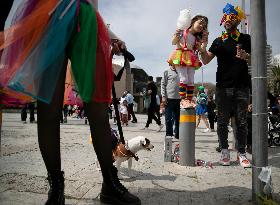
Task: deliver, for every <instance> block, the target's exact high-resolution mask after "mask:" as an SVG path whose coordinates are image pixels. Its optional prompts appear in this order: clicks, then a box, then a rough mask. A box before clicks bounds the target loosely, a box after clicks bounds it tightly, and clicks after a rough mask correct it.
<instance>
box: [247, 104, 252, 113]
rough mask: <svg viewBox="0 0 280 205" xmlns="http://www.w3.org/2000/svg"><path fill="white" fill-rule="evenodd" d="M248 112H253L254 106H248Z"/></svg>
mask: <svg viewBox="0 0 280 205" xmlns="http://www.w3.org/2000/svg"><path fill="white" fill-rule="evenodd" d="M248 112H252V104H250V105H248Z"/></svg>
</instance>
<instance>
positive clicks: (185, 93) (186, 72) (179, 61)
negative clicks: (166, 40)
mask: <svg viewBox="0 0 280 205" xmlns="http://www.w3.org/2000/svg"><path fill="white" fill-rule="evenodd" d="M207 26H208V18H207V17H205V16H202V15H196V16H194V17H193V18H191V17H190V14H189V11H188V10H182V11H181V13H180V16H179V18H178V21H177V30H176V32H175V34H174V35H173V37H172V44H173V45H176V49H175V50H174V51H173V52H172V53H171V55H170V57H169V59H168V61H167V62H168V63H169V65H171V66H173V67H174V68H175V69H176V70H177V72H178V74H179V78H180V83H179V94H180V98H181V99H182V100H181V107H195V102H194V101H193V92H194V74H195V70H196V69H199V68H200V67H201V65H202V63H201V62H200V60H199V58H198V50H197V49H198V44H199V43H201V42H203V41H204V40H205V36H206V37H207V33H208V32H207Z"/></svg>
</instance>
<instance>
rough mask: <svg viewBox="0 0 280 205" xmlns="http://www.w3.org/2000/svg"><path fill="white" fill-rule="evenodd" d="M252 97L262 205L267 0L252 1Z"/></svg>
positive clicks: (256, 191)
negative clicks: (261, 179) (261, 173)
mask: <svg viewBox="0 0 280 205" xmlns="http://www.w3.org/2000/svg"><path fill="white" fill-rule="evenodd" d="M250 7H251V12H250V13H251V22H252V24H251V26H252V27H251V29H252V30H251V31H252V32H251V38H252V43H251V45H252V60H251V62H252V89H253V90H252V91H253V92H252V94H253V98H252V99H253V115H252V123H253V144H252V145H253V147H252V148H253V150H252V151H253V168H252V169H253V176H252V197H253V203H254V204H261V202H260V201H259V200H258V195H261V196H264V192H263V188H264V183H263V182H261V181H260V180H259V179H258V176H259V174H260V172H261V169H259V168H257V167H266V166H267V165H268V152H267V146H268V142H267V141H268V140H267V97H266V96H267V78H266V77H267V74H266V73H267V67H266V21H265V1H263V0H252V1H250Z"/></svg>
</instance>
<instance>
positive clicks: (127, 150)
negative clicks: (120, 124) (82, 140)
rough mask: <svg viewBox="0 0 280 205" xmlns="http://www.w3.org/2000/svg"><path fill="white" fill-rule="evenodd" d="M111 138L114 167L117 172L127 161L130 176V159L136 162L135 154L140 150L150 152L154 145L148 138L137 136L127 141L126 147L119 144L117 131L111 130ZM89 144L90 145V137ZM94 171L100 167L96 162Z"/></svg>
mask: <svg viewBox="0 0 280 205" xmlns="http://www.w3.org/2000/svg"><path fill="white" fill-rule="evenodd" d="M111 137H112V157H113V160H114V161H115V162H116V167H117V169H118V170H119V168H120V166H121V163H122V162H124V161H126V160H128V174H129V176H130V175H131V167H132V158H134V159H135V160H136V161H138V159H139V158H138V157H137V156H136V153H137V152H138V151H140V150H147V151H151V149H153V148H154V145H152V144H151V141H150V140H149V139H148V138H145V137H143V136H137V137H134V138H132V139H130V140H128V141H127V143H126V145H124V144H122V143H121V142H120V137H119V135H118V132H117V130H115V129H112V128H111ZM90 143H91V144H92V141H91V137H90ZM96 170H100V165H99V162H98V160H96Z"/></svg>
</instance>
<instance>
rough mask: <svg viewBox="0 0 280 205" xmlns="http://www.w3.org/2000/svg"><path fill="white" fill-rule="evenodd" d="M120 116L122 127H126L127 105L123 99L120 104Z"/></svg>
mask: <svg viewBox="0 0 280 205" xmlns="http://www.w3.org/2000/svg"><path fill="white" fill-rule="evenodd" d="M120 114H121V121H122V125H126V126H128V104H127V101H126V100H125V99H124V100H123V101H122V102H121V103H120Z"/></svg>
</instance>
